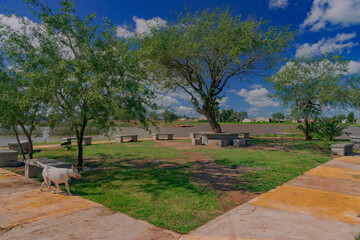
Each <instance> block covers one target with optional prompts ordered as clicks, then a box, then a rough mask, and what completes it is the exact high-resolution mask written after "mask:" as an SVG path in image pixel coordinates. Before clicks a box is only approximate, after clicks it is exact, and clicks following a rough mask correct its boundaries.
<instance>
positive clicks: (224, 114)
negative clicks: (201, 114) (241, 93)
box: [220, 109, 235, 122]
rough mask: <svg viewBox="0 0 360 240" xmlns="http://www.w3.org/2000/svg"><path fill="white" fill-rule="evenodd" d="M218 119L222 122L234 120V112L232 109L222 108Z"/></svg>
mask: <svg viewBox="0 0 360 240" xmlns="http://www.w3.org/2000/svg"><path fill="white" fill-rule="evenodd" d="M220 120H221V121H222V122H232V121H234V120H235V112H234V110H233V109H229V110H227V109H223V110H222V111H221V114H220Z"/></svg>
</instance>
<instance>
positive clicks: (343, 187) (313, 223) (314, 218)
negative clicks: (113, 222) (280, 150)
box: [180, 156, 360, 240]
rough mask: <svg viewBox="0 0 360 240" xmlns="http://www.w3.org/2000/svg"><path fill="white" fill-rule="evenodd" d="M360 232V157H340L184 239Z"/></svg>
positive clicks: (344, 237)
mask: <svg viewBox="0 0 360 240" xmlns="http://www.w3.org/2000/svg"><path fill="white" fill-rule="evenodd" d="M359 233H360V157H356V156H351V157H340V158H336V159H335V160H332V161H329V162H327V163H325V164H323V165H321V166H319V167H317V168H314V169H312V170H310V171H308V172H306V173H305V174H304V175H302V176H299V177H297V178H295V179H293V180H291V181H289V182H287V183H286V184H284V185H282V186H280V187H278V188H276V189H274V190H272V191H269V192H267V193H265V194H262V195H260V196H259V197H257V198H255V199H252V200H251V201H249V202H248V203H245V204H243V205H241V206H239V207H237V208H235V209H233V210H231V211H229V212H227V213H225V214H224V215H222V216H220V217H218V218H216V219H215V220H213V221H211V222H209V223H207V224H205V225H203V226H201V227H200V228H198V229H196V230H194V231H192V232H190V234H189V235H186V236H182V237H181V238H180V239H181V240H225V239H226V240H227V239H229V240H238V239H259V240H260V239H311V240H315V239H319V240H320V239H321V240H325V239H326V240H329V239H334V240H340V239H341V240H347V239H349V240H354V239H355V237H357V236H358V235H359Z"/></svg>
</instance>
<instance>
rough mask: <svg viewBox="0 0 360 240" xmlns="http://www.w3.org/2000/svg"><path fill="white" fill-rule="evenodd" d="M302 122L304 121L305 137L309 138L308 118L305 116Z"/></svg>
mask: <svg viewBox="0 0 360 240" xmlns="http://www.w3.org/2000/svg"><path fill="white" fill-rule="evenodd" d="M304 123H305V139H306V140H311V136H310V129H309V119H307V117H305V118H304Z"/></svg>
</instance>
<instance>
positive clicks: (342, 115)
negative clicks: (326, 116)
mask: <svg viewBox="0 0 360 240" xmlns="http://www.w3.org/2000/svg"><path fill="white" fill-rule="evenodd" d="M335 118H336V119H337V120H339V121H340V122H342V121H343V120H345V119H346V116H345V115H344V114H339V115H337V116H335Z"/></svg>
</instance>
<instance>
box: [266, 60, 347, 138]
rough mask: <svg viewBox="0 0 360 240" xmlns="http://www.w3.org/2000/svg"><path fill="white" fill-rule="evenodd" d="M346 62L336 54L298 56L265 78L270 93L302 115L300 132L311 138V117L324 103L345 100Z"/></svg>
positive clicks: (342, 101)
mask: <svg viewBox="0 0 360 240" xmlns="http://www.w3.org/2000/svg"><path fill="white" fill-rule="evenodd" d="M347 69H348V62H346V61H343V60H342V59H341V58H340V57H338V56H324V57H314V58H299V59H295V60H293V61H291V62H288V63H287V64H286V65H285V66H283V67H282V68H281V69H280V71H279V72H277V73H276V74H274V75H273V76H272V77H270V78H268V79H267V81H268V82H269V83H270V84H271V86H272V88H273V90H274V94H272V96H273V97H275V98H277V99H281V100H282V101H283V103H284V105H285V106H288V107H290V108H291V110H292V112H291V114H292V115H293V116H300V117H301V118H303V119H304V123H303V124H304V126H303V130H304V134H305V138H306V139H311V132H310V131H311V128H310V125H309V122H310V120H311V118H315V117H316V116H318V115H319V114H320V113H321V111H322V109H323V107H325V106H333V107H334V106H338V105H342V104H345V102H346V101H347V99H346V98H344V92H343V90H344V85H343V84H342V83H343V82H342V81H343V80H344V78H346V74H347Z"/></svg>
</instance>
